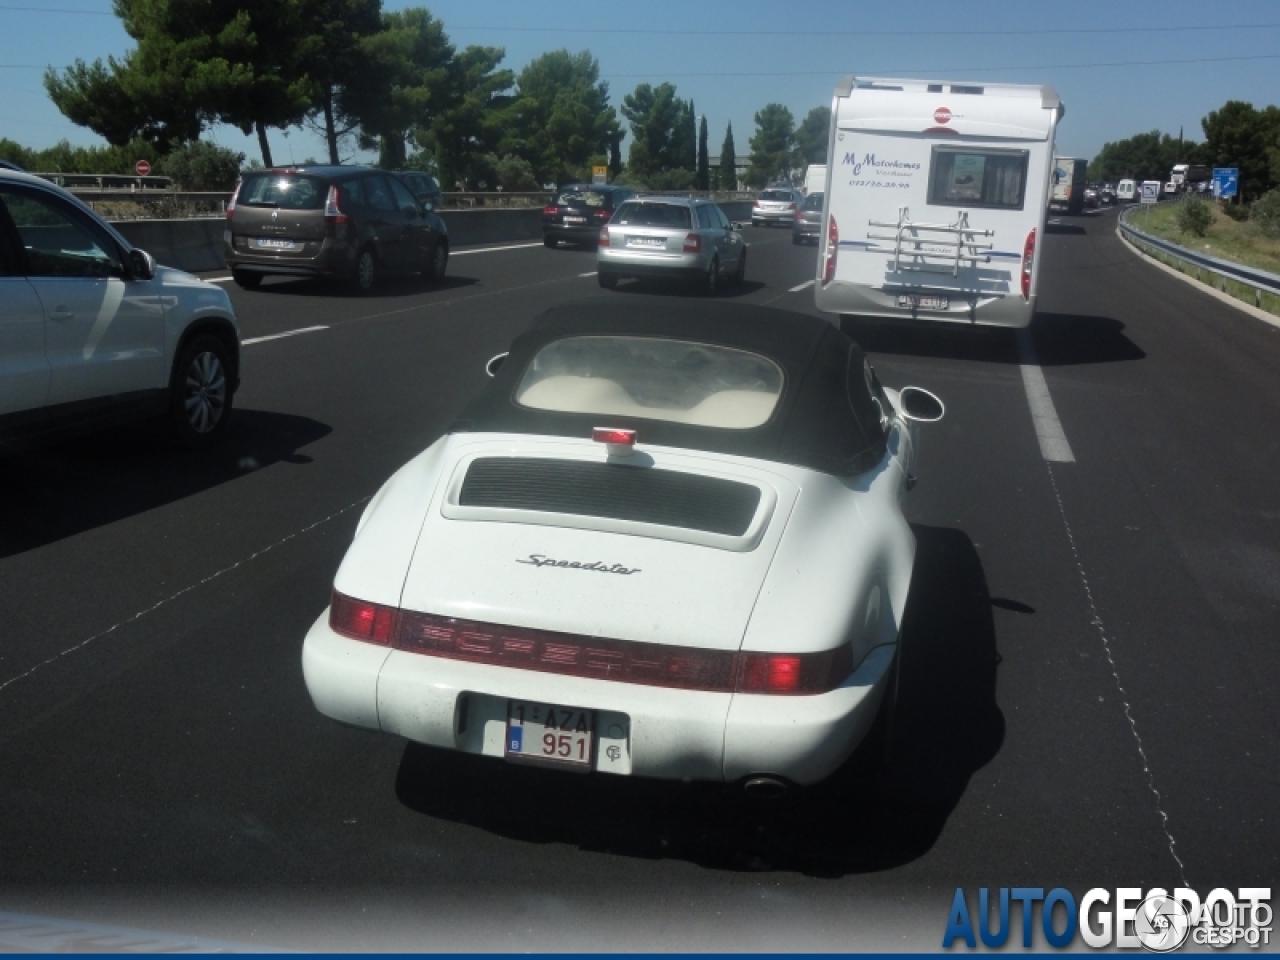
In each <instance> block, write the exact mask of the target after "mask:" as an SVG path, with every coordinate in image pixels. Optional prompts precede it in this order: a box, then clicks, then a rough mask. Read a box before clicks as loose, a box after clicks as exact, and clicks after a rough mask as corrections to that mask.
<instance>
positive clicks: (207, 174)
mask: <svg viewBox="0 0 1280 960" xmlns="http://www.w3.org/2000/svg"><path fill="white" fill-rule="evenodd" d="M243 164H244V154H243V153H236V152H235V151H233V150H228V149H227V148H226V147H220V146H218V145H217V144H216V143H209V142H207V141H205V140H193V141H192V142H191V143H185V144H183V145H182V146H180V147H178V149H176V150H174V151H173V153H171V154H169V155H168V156H167V157H163V158H162V159H160V160H159V161H157V162H156V163H155V164H154V167H153V170H152V172H153V173H155V174H159V175H162V176H166V177H173V183H174V186H176V187H177V188H178V189H179V190H230V189H231V188H233V187H234V186H235V185H236V180H238V179H239V178H240V168H241V166H242V165H243Z"/></svg>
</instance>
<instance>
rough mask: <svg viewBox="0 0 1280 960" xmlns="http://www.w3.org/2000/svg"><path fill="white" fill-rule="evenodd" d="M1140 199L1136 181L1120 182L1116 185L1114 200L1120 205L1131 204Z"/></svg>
mask: <svg viewBox="0 0 1280 960" xmlns="http://www.w3.org/2000/svg"><path fill="white" fill-rule="evenodd" d="M1139 199H1141V196H1140V194H1139V193H1138V183H1137V181H1136V180H1121V181H1120V182H1119V183H1117V184H1116V200H1118V201H1119V202H1120V203H1133V202H1134V201H1136V200H1139Z"/></svg>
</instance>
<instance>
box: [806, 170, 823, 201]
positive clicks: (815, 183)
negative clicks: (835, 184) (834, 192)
mask: <svg viewBox="0 0 1280 960" xmlns="http://www.w3.org/2000/svg"><path fill="white" fill-rule="evenodd" d="M826 189H827V165H826V164H825V163H811V164H809V166H808V167H806V168H805V171H804V194H805V196H806V197H807V196H808V195H809V194H811V193H822V191H824V190H826Z"/></svg>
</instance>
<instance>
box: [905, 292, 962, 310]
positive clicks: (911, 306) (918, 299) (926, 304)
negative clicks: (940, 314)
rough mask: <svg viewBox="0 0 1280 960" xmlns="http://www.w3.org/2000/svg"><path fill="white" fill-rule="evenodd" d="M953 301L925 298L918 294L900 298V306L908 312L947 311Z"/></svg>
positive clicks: (943, 298) (942, 298)
mask: <svg viewBox="0 0 1280 960" xmlns="http://www.w3.org/2000/svg"><path fill="white" fill-rule="evenodd" d="M950 305H951V301H950V300H949V299H948V298H946V297H925V296H921V295H920V294H917V293H904V294H899V296H898V306H900V307H903V308H905V309H907V310H946V309H947V307H949V306H950Z"/></svg>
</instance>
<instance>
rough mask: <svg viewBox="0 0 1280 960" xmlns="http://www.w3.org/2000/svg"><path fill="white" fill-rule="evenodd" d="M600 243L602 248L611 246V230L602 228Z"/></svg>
mask: <svg viewBox="0 0 1280 960" xmlns="http://www.w3.org/2000/svg"><path fill="white" fill-rule="evenodd" d="M599 243H600V246H602V247H607V246H608V245H609V228H608V227H601V228H600V240H599Z"/></svg>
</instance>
